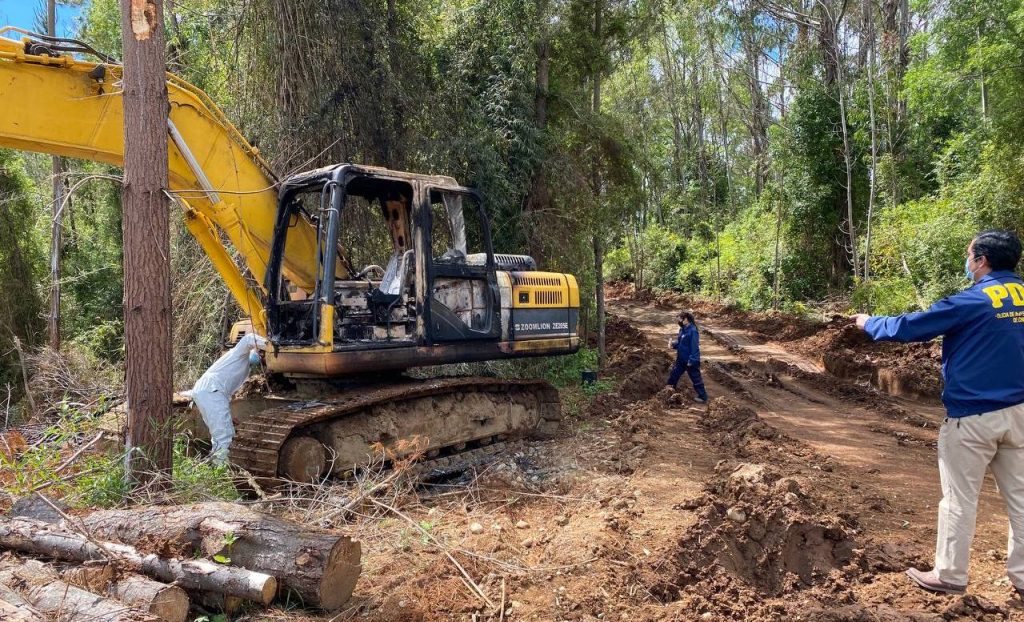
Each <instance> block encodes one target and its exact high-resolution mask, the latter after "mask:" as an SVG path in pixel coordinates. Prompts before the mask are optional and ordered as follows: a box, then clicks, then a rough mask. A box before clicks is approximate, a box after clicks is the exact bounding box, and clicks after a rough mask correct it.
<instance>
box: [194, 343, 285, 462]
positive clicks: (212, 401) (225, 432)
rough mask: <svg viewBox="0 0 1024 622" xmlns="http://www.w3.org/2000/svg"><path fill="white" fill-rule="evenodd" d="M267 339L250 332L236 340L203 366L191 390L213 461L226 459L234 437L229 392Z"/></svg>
mask: <svg viewBox="0 0 1024 622" xmlns="http://www.w3.org/2000/svg"><path fill="white" fill-rule="evenodd" d="M266 345H267V340H266V339H264V338H263V337H260V336H259V335H256V334H253V333H250V334H248V335H246V336H244V337H242V338H241V339H239V340H238V343H236V344H235V346H234V347H233V348H231V349H230V350H228V351H227V352H225V353H224V354H222V355H221V357H220V358H219V359H217V361H216V362H215V363H214V364H213V365H211V366H210V368H209V369H207V370H206V373H204V374H203V375H202V376H200V378H199V380H197V381H196V385H195V386H194V387H193V388H192V390H191V391H189V392H187V394H188V395H190V396H191V397H192V401H193V402H195V404H196V406H197V407H198V408H199V412H200V413H201V414H202V416H203V423H205V424H206V428H207V429H208V430H209V431H210V441H211V442H212V444H213V448H212V450H211V452H210V456H211V458H212V459H213V462H214V464H217V465H222V464H226V463H227V461H228V448H229V447H230V446H231V439H233V438H234V437H235V426H234V423H232V421H231V396H232V395H234V393H235V391H238V389H240V388H241V386H242V383H243V382H245V379H246V378H247V377H248V376H249V367H250V365H252V364H253V363H254V362H255V363H259V353H258V352H257V348H258V349H263V348H265V347H266Z"/></svg>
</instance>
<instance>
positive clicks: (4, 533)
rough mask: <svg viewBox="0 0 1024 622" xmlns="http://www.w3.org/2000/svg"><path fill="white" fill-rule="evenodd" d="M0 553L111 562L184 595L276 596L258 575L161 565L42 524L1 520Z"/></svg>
mask: <svg viewBox="0 0 1024 622" xmlns="http://www.w3.org/2000/svg"><path fill="white" fill-rule="evenodd" d="M0 547H3V548H7V549H11V550H14V551H21V552H23V553H30V554H33V555H41V556H45V557H52V558H54V559H59V560H62V561H73V562H86V561H110V560H111V559H115V560H117V561H118V563H121V564H123V565H124V566H125V567H127V568H130V569H131V570H133V571H135V572H141V573H142V574H145V575H146V576H149V577H152V578H154V579H158V580H160V581H166V582H171V581H173V582H175V583H176V584H177V585H179V586H180V587H182V588H185V589H191V590H202V591H205V592H218V593H224V594H230V595H232V596H238V597H240V598H245V599H246V600H251V601H253V602H258V603H260V604H263V605H266V604H269V603H270V601H271V600H273V598H274V594H275V593H276V592H277V580H276V579H274V577H271V576H268V575H265V574H263V573H259V572H254V571H251V570H246V569H244V568H236V567H234V566H224V565H221V564H215V563H213V562H210V561H206V560H203V559H190V560H180V559H165V558H162V557H159V556H157V555H145V554H142V553H140V552H139V551H138V550H136V549H135V548H133V547H131V546H128V545H124V544H114V543H108V542H101V543H97V542H95V541H92V540H89V539H87V538H85V537H84V536H80V535H78V534H76V533H71V532H67V531H61V530H58V529H55V528H54V527H53V526H51V525H48V524H47V523H41V522H39V521H34V520H28V519H23V518H18V519H13V520H11V519H3V518H0Z"/></svg>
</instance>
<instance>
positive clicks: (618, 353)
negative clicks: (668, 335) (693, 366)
mask: <svg viewBox="0 0 1024 622" xmlns="http://www.w3.org/2000/svg"><path fill="white" fill-rule="evenodd" d="M605 339H606V347H607V351H608V363H607V365H606V366H605V372H606V373H608V374H611V375H613V376H616V377H619V378H621V379H622V380H621V381H620V382H619V386H618V389H617V392H618V394H619V396H620V397H621V398H622V399H623V400H625V401H627V402H636V401H641V400H646V399H647V398H649V397H651V396H653V395H655V394H656V393H657V392H658V391H660V390H661V389H662V387H664V386H665V381H666V380H667V379H668V369H669V365H670V364H671V362H672V358H671V356H670V355H669V353H668V350H667V349H666V350H658V349H656V348H654V347H652V346H651V344H650V343H649V342H648V341H647V337H646V336H645V335H644V333H643V332H642V331H640V330H639V329H637V328H636V327H635V326H633V325H632V324H631V323H630V322H628V321H627V320H625V319H624V318H621V317H618V316H615V315H609V316H608V321H607V324H606V325H605Z"/></svg>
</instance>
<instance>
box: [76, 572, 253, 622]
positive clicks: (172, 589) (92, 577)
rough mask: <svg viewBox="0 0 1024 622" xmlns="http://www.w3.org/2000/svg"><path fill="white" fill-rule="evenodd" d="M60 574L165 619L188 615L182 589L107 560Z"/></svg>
mask: <svg viewBox="0 0 1024 622" xmlns="http://www.w3.org/2000/svg"><path fill="white" fill-rule="evenodd" d="M61 578H62V579H63V580H65V581H67V582H68V583H70V584H71V585H74V586H75V587H80V588H82V589H84V590H88V591H90V592H95V593H97V594H106V595H107V596H110V597H112V598H116V599H117V600H119V601H121V602H123V603H125V604H128V605H131V606H132V607H135V608H137V609H141V610H143V611H148V612H149V613H152V614H153V615H155V616H157V617H159V618H160V619H161V620H165V621H166V622H185V619H186V618H188V611H189V607H190V601H189V598H188V594H186V593H185V590H183V589H181V588H180V587H178V586H176V585H167V584H166V583H160V582H159V581H154V580H152V579H148V578H146V577H143V576H141V575H137V574H131V573H119V572H118V571H117V570H116V569H114V568H113V566H112V565H110V564H104V565H102V566H75V567H72V568H69V569H68V570H65V571H64V572H62V573H61ZM232 598H233V597H232Z"/></svg>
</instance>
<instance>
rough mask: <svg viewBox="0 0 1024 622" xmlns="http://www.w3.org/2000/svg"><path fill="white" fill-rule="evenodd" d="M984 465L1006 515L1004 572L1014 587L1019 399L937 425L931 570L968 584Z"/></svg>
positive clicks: (1023, 522) (1023, 449)
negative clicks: (937, 495)
mask: <svg viewBox="0 0 1024 622" xmlns="http://www.w3.org/2000/svg"><path fill="white" fill-rule="evenodd" d="M986 468H991V469H992V474H993V475H994V476H995V479H996V485H997V486H998V487H999V492H1000V493H1001V494H1002V495H1003V500H1004V501H1005V502H1006V509H1007V513H1008V514H1009V517H1010V536H1009V539H1008V544H1007V553H1006V572H1007V574H1008V575H1009V577H1010V582H1011V583H1012V584H1013V585H1014V586H1015V587H1021V588H1024V404H1018V405H1016V406H1011V407H1010V408H1004V409H1002V410H994V411H992V412H987V413H984V414H982V415H975V416H971V417H961V418H959V419H953V418H949V419H946V421H945V422H944V423H943V424H942V429H941V430H940V431H939V479H940V481H941V483H942V501H940V502H939V529H938V537H937V538H936V544H935V572H936V573H937V574H938V577H939V579H941V580H943V581H945V582H946V583H952V584H954V585H967V561H968V558H969V557H970V554H971V540H973V539H974V527H975V517H976V516H977V513H978V496H979V495H980V493H981V483H982V481H983V480H984V479H985V469H986Z"/></svg>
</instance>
